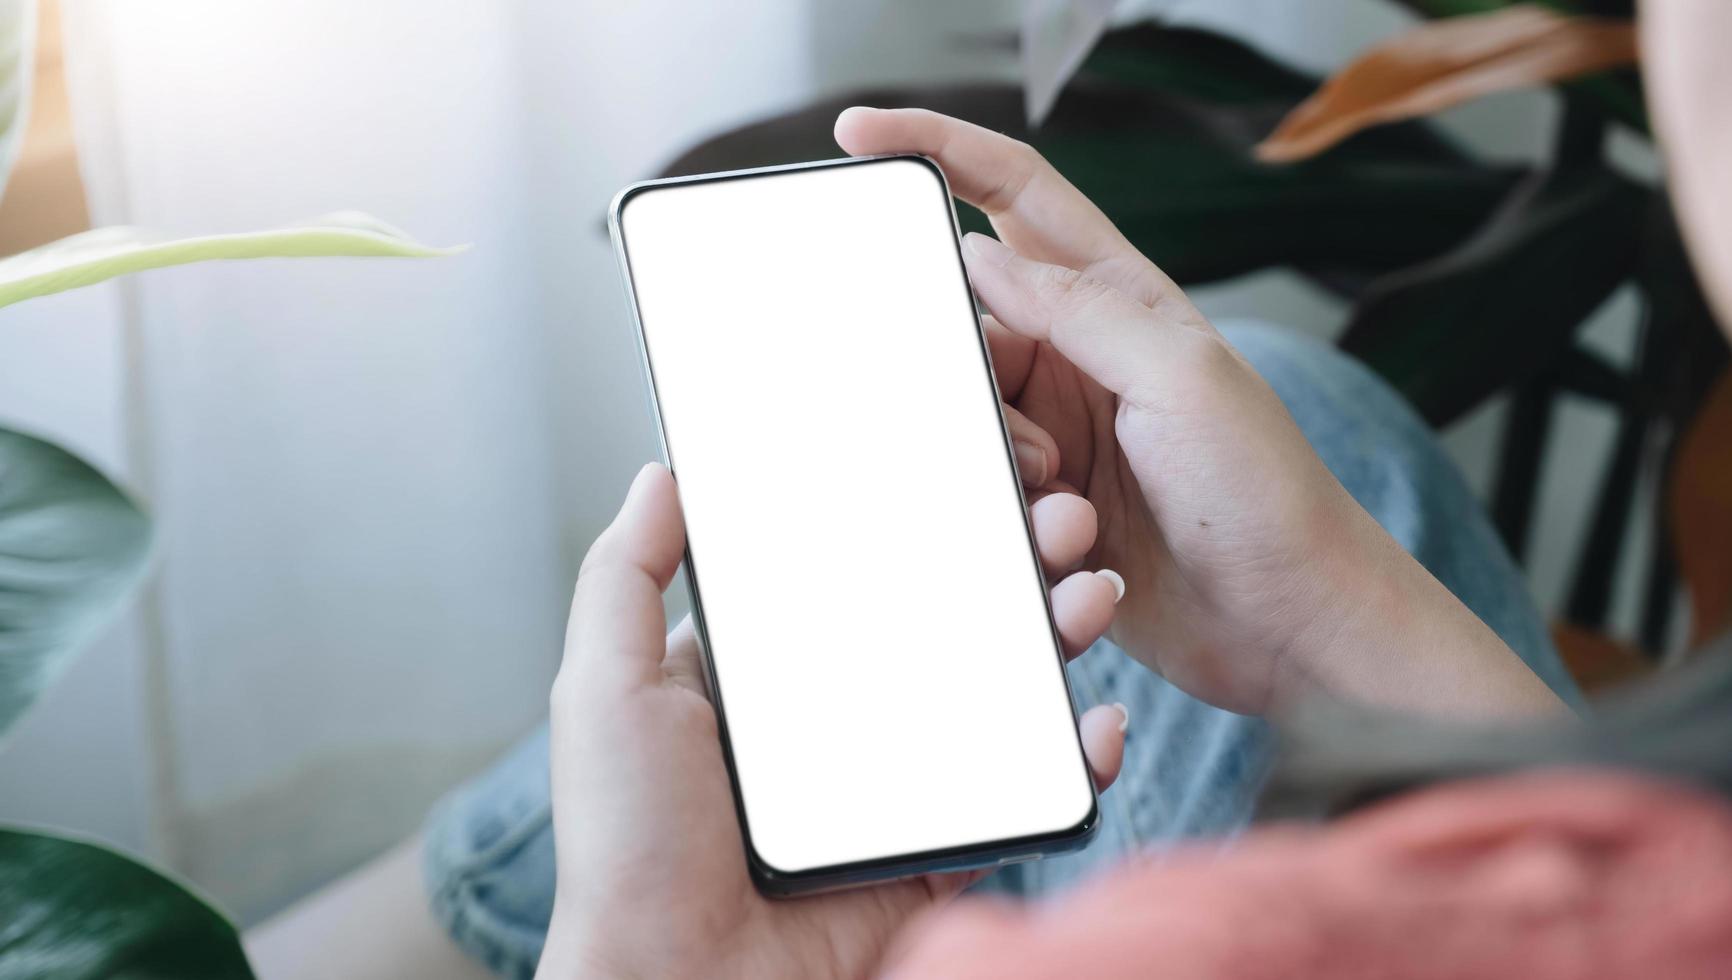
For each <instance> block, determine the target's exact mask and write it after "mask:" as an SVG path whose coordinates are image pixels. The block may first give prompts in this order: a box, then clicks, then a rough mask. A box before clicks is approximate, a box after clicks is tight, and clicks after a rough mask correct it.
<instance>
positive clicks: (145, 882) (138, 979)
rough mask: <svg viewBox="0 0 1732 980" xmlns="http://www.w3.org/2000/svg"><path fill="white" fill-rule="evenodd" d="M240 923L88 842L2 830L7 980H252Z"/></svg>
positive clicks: (1, 926) (0, 931)
mask: <svg viewBox="0 0 1732 980" xmlns="http://www.w3.org/2000/svg"><path fill="white" fill-rule="evenodd" d="M252 975H253V973H252V970H251V969H250V968H249V967H248V966H247V958H246V954H245V953H244V952H242V950H241V944H240V937H239V936H238V935H237V934H236V932H235V927H234V925H233V923H231V922H229V921H228V920H227V919H226V918H224V917H223V915H222V913H220V912H218V911H217V910H216V909H214V908H212V907H211V906H210V905H209V904H208V903H206V902H205V901H204V900H203V899H201V898H199V897H198V896H196V895H194V894H193V893H191V892H190V891H188V890H187V889H186V888H185V887H184V886H182V885H179V884H177V883H175V882H173V881H171V880H169V879H168V878H166V877H164V876H163V875H162V874H159V873H158V872H156V871H153V870H151V869H150V868H147V867H145V866H144V865H142V864H138V863H136V862H134V861H132V860H131V859H129V858H126V857H123V856H121V855H119V854H116V853H115V852H113V851H110V850H108V849H107V848H104V847H100V846H98V845H95V844H89V843H85V842H83V841H76V840H67V839H65V838H61V837H51V836H48V835H46V834H37V833H29V832H25V831H19V830H0V980H245V978H250V977H252Z"/></svg>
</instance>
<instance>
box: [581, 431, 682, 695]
mask: <svg viewBox="0 0 1732 980" xmlns="http://www.w3.org/2000/svg"><path fill="white" fill-rule="evenodd" d="M684 553H685V519H684V517H683V516H682V515H681V514H680V503H679V495H678V492H677V491H676V489H675V487H674V479H673V474H671V473H669V472H668V471H667V469H666V468H665V467H663V466H661V465H660V464H658V463H651V464H649V465H648V466H645V467H644V468H643V469H642V470H641V471H639V472H638V475H637V479H636V480H633V481H632V485H631V490H630V491H628V492H627V493H626V498H625V503H624V504H623V505H621V507H620V510H619V514H618V515H617V516H615V517H614V519H613V523H612V524H610V525H609V526H608V528H607V530H605V531H603V532H602V533H601V536H600V537H599V538H597V539H596V541H595V544H594V545H593V546H592V547H591V548H590V549H589V554H587V555H585V556H584V559H583V570H582V571H580V572H579V573H578V576H577V590H576V594H575V595H574V596H573V597H572V602H571V620H570V622H569V623H568V624H567V625H566V630H565V662H564V664H563V665H562V666H561V667H560V675H561V677H562V678H566V679H568V680H569V679H570V678H568V676H567V675H571V676H572V677H579V678H582V679H583V683H581V684H580V685H579V686H582V687H587V686H589V684H591V683H594V682H598V681H600V682H606V681H610V680H618V681H625V682H649V681H659V680H660V679H661V662H662V656H663V654H664V653H665V652H666V649H667V647H666V640H665V636H666V632H667V623H666V619H665V613H664V612H663V610H662V592H663V590H665V589H666V588H667V587H668V583H669V582H671V581H672V580H673V576H674V572H675V571H676V570H678V568H679V565H680V559H681V557H682V556H683V555H684Z"/></svg>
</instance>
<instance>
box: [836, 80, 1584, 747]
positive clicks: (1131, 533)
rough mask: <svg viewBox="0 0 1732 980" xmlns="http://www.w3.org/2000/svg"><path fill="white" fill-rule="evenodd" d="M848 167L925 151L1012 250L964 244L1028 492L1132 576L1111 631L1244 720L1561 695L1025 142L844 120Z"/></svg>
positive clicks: (896, 121)
mask: <svg viewBox="0 0 1732 980" xmlns="http://www.w3.org/2000/svg"><path fill="white" fill-rule="evenodd" d="M836 139H837V142H839V143H840V144H841V145H842V147H843V148H844V149H846V150H847V151H848V152H850V153H854V154H861V155H865V154H877V153H889V152H917V153H924V154H926V155H928V156H930V157H932V158H934V159H936V160H937V161H938V163H939V164H940V165H941V166H942V167H943V169H944V171H945V174H946V175H947V176H948V177H949V180H950V183H951V189H952V191H953V192H955V193H956V195H957V196H958V197H960V198H962V199H963V200H966V201H968V202H969V203H971V204H974V205H975V206H977V207H979V208H980V209H981V210H982V211H984V212H986V214H987V215H988V217H990V218H991V220H992V224H993V227H994V229H995V230H997V232H998V234H999V236H1000V237H1001V238H1002V242H1000V241H997V240H994V239H991V238H988V237H986V236H983V235H970V236H969V237H968V238H967V239H966V242H965V248H964V252H965V256H966V259H967V262H968V269H969V274H970V277H971V278H972V280H973V283H974V288H975V290H976V292H977V293H978V295H979V296H980V299H981V300H982V302H983V303H984V304H985V305H986V307H988V309H990V311H991V312H992V313H993V315H994V317H995V319H990V320H989V321H988V323H987V330H988V340H989V341H990V344H991V350H992V360H993V369H994V371H995V373H996V374H997V377H998V383H999V388H1000V391H1001V393H1002V394H1003V396H1004V398H1005V400H1006V402H1007V406H1006V413H1005V414H1006V418H1007V420H1008V422H1009V425H1010V429H1011V434H1012V437H1013V438H1014V439H1015V440H1016V442H1017V443H1018V446H1017V449H1018V453H1017V455H1018V459H1019V462H1020V465H1021V469H1022V471H1023V475H1024V478H1025V480H1027V481H1028V482H1030V483H1032V484H1036V485H1038V486H1039V487H1044V488H1046V489H1056V490H1074V491H1076V492H1078V493H1081V494H1082V495H1083V496H1085V497H1086V498H1087V499H1088V500H1089V501H1090V503H1092V504H1093V505H1094V507H1095V509H1096V511H1097V513H1098V517H1099V524H1100V533H1099V536H1098V537H1097V539H1096V541H1097V543H1096V545H1095V548H1094V550H1093V552H1092V553H1091V554H1090V555H1089V556H1088V558H1087V560H1086V562H1087V565H1088V567H1093V568H1100V567H1109V568H1113V569H1116V570H1118V571H1119V572H1120V573H1121V574H1122V575H1123V576H1124V579H1125V581H1126V585H1127V588H1126V590H1125V596H1124V599H1123V601H1122V602H1121V604H1120V605H1119V607H1118V610H1117V615H1116V618H1115V620H1114V624H1113V628H1112V631H1111V636H1112V637H1113V639H1114V640H1115V641H1116V642H1118V644H1119V645H1120V646H1122V647H1123V648H1124V649H1125V651H1126V652H1127V653H1129V654H1130V655H1131V656H1133V657H1135V658H1137V659H1138V660H1140V661H1141V662H1143V663H1144V664H1146V665H1148V666H1149V667H1151V668H1154V669H1155V670H1157V671H1158V672H1160V673H1161V674H1162V675H1163V676H1164V677H1166V678H1167V679H1168V680H1170V681H1172V682H1173V683H1174V684H1175V685H1177V686H1179V687H1180V688H1182V689H1184V690H1185V691H1187V692H1188V693H1190V694H1192V695H1194V696H1196V697H1198V698H1200V699H1202V700H1204V701H1208V702H1210V703H1212V704H1215V705H1218V706H1220V707H1223V708H1227V709H1230V710H1233V711H1239V712H1245V713H1258V714H1261V713H1267V712H1271V711H1279V710H1281V709H1282V708H1284V707H1285V706H1287V705H1289V704H1291V703H1293V702H1294V701H1296V700H1299V699H1301V698H1304V697H1311V696H1318V695H1322V696H1328V697H1336V698H1349V699H1353V700H1359V701H1365V702H1371V703H1375V704H1378V705H1380V706H1383V707H1388V708H1394V709H1405V710H1420V711H1429V712H1436V713H1448V714H1522V713H1529V712H1533V711H1536V710H1555V709H1556V708H1557V707H1558V706H1559V702H1558V701H1557V699H1556V698H1555V697H1554V696H1553V695H1552V694H1551V692H1550V691H1549V690H1548V689H1547V688H1546V687H1545V685H1544V684H1543V683H1542V682H1541V681H1540V680H1539V679H1538V678H1537V677H1535V676H1534V675H1533V674H1532V672H1531V671H1529V670H1528V669H1527V667H1526V666H1525V665H1524V664H1523V663H1522V662H1521V661H1520V660H1519V659H1518V658H1517V657H1516V656H1515V654H1514V653H1512V652H1511V651H1510V650H1509V648H1508V647H1507V646H1505V645H1504V644H1503V643H1502V642H1501V641H1500V640H1499V639H1498V638H1497V636H1496V635H1495V634H1494V633H1492V632H1491V630H1489V629H1488V628H1486V627H1485V626H1484V625H1483V624H1482V623H1480V622H1479V620H1478V619H1477V618H1476V617H1475V616H1474V615H1473V614H1472V613H1471V612H1470V611H1468V610H1467V608H1466V607H1464V606H1463V605H1462V604H1461V603H1460V602H1459V601H1457V600H1456V599H1455V597H1454V596H1453V595H1451V594H1450V593H1449V591H1448V590H1447V589H1445V588H1444V587H1443V586H1442V585H1441V584H1439V583H1438V582H1437V581H1436V580H1435V579H1434V578H1432V577H1431V575H1430V574H1428V573H1427V572H1426V571H1425V570H1424V569H1423V568H1422V567H1421V566H1420V565H1419V564H1418V563H1417V562H1416V561H1414V560H1413V559H1412V558H1411V557H1410V556H1409V555H1408V554H1407V553H1406V552H1405V551H1404V550H1403V549H1402V548H1401V547H1400V546H1399V545H1398V544H1397V543H1396V542H1395V541H1394V540H1393V539H1392V538H1390V537H1389V535H1388V534H1386V533H1385V532H1384V531H1383V529H1382V528H1381V527H1379V526H1378V525H1377V523H1376V522H1375V521H1374V520H1373V519H1372V518H1371V516H1370V515H1369V514H1367V513H1366V512H1365V511H1364V509H1363V508H1361V507H1359V505H1358V504H1357V503H1356V502H1355V501H1354V500H1353V499H1352V497H1351V496H1349V495H1348V493H1347V491H1346V490H1345V489H1344V488H1343V487H1342V486H1341V484H1340V483H1339V482H1338V481H1337V480H1336V479H1335V478H1334V476H1333V475H1332V474H1331V473H1330V472H1329V470H1328V468H1327V467H1326V466H1324V464H1323V462H1322V460H1321V459H1319V458H1318V456H1317V454H1316V453H1315V452H1314V451H1313V450H1312V449H1311V446H1310V444H1309V443H1308V442H1307V441H1306V439H1305V437H1304V435H1303V434H1302V433H1301V432H1300V431H1299V428H1298V426H1297V425H1295V424H1294V422H1293V420H1292V418H1291V417H1290V416H1289V415H1288V414H1287V411H1286V409H1285V407H1284V406H1283V405H1282V404H1281V401H1280V399H1279V398H1277V397H1276V395H1275V393H1274V392H1273V391H1272V390H1271V389H1270V388H1269V386H1268V385H1267V384H1266V383H1264V381H1263V379H1262V378H1261V377H1260V376H1259V375H1258V374H1257V372H1256V371H1255V370H1254V369H1253V368H1252V367H1251V366H1250V365H1249V364H1248V363H1247V362H1246V361H1245V360H1244V359H1243V358H1241V357H1240V356H1239V355H1238V353H1237V352H1236V351H1234V350H1233V348H1232V347H1231V345H1229V344H1228V343H1227V342H1226V340H1224V339H1223V338H1222V337H1221V335H1220V334H1219V333H1218V332H1217V331H1216V330H1215V328H1214V327H1213V326H1211V325H1210V324H1209V322H1208V320H1207V319H1205V318H1204V317H1203V315H1202V314H1201V313H1199V312H1198V311H1197V309H1196V307H1195V306H1193V305H1192V304H1191V302H1190V300H1188V299H1187V298H1186V297H1185V295H1184V293H1183V292H1182V291H1181V290H1180V289H1179V288H1178V287H1177V286H1176V285H1175V284H1174V283H1173V281H1172V280H1171V279H1169V278H1168V277H1167V276H1166V275H1165V274H1163V273H1162V272H1161V271H1160V270H1159V269H1158V268H1156V266H1155V265H1154V264H1153V263H1152V262H1150V261H1149V260H1148V259H1147V258H1145V257H1144V256H1143V255H1142V254H1141V253H1139V252H1138V251H1137V250H1136V249H1135V248H1134V247H1133V246H1132V245H1131V244H1130V242H1129V241H1127V240H1126V239H1125V238H1124V236H1123V235H1121V234H1120V233H1119V231H1118V229H1117V228H1115V227H1113V225H1112V223H1111V222H1110V221H1109V220H1107V218H1106V216H1105V215H1103V214H1102V213H1101V212H1100V211H1099V210H1098V209H1097V208H1095V206H1094V205H1093V204H1092V203H1090V202H1089V201H1088V199H1087V198H1085V197H1083V196H1082V194H1081V193H1080V192H1078V191H1077V190H1076V188H1074V187H1072V186H1071V185H1070V184H1069V183H1068V182H1067V181H1065V179H1064V178H1063V177H1061V176H1060V175H1059V174H1058V173H1057V172H1056V171H1055V170H1053V168H1052V167H1051V166H1050V165H1049V164H1048V163H1047V162H1046V161H1045V160H1044V159H1042V158H1041V157H1040V155H1039V154H1038V153H1036V152H1035V151H1034V150H1033V149H1032V148H1031V147H1029V146H1027V145H1026V144H1023V143H1020V142H1017V141H1015V140H1012V139H1010V138H1008V137H1006V136H1003V135H1001V134H998V133H993V132H991V131H988V130H985V129H982V128H980V127H978V126H974V125H972V124H969V123H965V122H961V121H960V120H956V119H951V118H949V117H946V116H941V115H938V114H936V113H931V112H927V111H925V110H919V109H895V110H879V109H862V108H856V109H849V110H848V111H846V112H844V113H843V114H842V115H841V117H840V118H839V119H838V120H837V122H836Z"/></svg>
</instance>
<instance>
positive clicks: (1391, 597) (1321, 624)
mask: <svg viewBox="0 0 1732 980" xmlns="http://www.w3.org/2000/svg"><path fill="white" fill-rule="evenodd" d="M1342 543H1343V544H1345V545H1347V546H1345V547H1338V548H1336V549H1333V551H1334V552H1335V554H1336V555H1339V556H1340V557H1339V558H1334V559H1331V558H1327V557H1326V558H1325V559H1324V562H1325V568H1324V572H1325V574H1323V575H1320V576H1319V577H1318V581H1319V582H1320V583H1326V584H1320V586H1319V588H1320V590H1327V592H1328V593H1329V594H1327V595H1319V597H1318V600H1319V601H1318V605H1319V608H1324V609H1328V610H1329V612H1328V613H1326V614H1320V615H1318V616H1317V617H1315V618H1314V619H1313V620H1312V621H1311V622H1310V623H1309V624H1308V626H1307V628H1306V629H1304V630H1303V631H1301V632H1300V633H1299V634H1297V635H1296V636H1295V637H1294V642H1293V647H1292V649H1291V650H1290V651H1289V653H1288V654H1287V655H1286V656H1285V658H1284V662H1283V669H1282V671H1281V673H1280V675H1279V680H1278V683H1277V686H1276V690H1275V692H1274V697H1273V703H1272V705H1271V710H1273V711H1276V712H1280V711H1283V710H1287V709H1289V708H1291V707H1293V706H1295V705H1297V704H1299V703H1302V702H1304V701H1309V700H1315V699H1322V698H1327V699H1331V700H1338V701H1347V702H1353V703H1359V704H1364V705H1367V706H1370V707H1375V708H1379V709H1384V710H1390V711H1398V712H1408V713H1415V714H1426V715H1431V716H1434V717H1437V716H1441V717H1459V718H1472V719H1487V720H1496V719H1511V720H1513V719H1520V718H1526V717H1538V716H1545V715H1551V714H1556V713H1558V712H1561V711H1566V710H1568V709H1567V707H1566V705H1565V704H1564V702H1563V701H1562V700H1560V699H1559V698H1558V696H1557V695H1556V694H1554V693H1553V692H1552V691H1551V689H1550V688H1548V687H1547V686H1546V684H1545V682H1544V681H1542V680H1540V678H1539V676H1538V675H1536V674H1535V673H1534V672H1533V671H1532V670H1530V669H1529V668H1528V666H1527V665H1526V664H1525V663H1523V662H1522V660H1521V658H1520V657H1518V656H1517V655H1516V654H1515V652H1514V651H1513V650H1511V649H1510V648H1509V646H1508V645H1507V644H1505V643H1504V642H1503V640H1502V639H1500V638H1499V637H1498V635H1497V634H1496V633H1495V632H1493V631H1492V630H1491V628H1490V627H1488V626H1486V625H1485V624H1484V623H1483V622H1481V621H1480V619H1479V618H1478V617H1477V616H1475V615H1474V614H1473V612H1472V611H1471V610H1469V609H1468V608H1467V607H1466V606H1464V605H1463V604H1462V603H1461V601H1460V600H1459V599H1457V598H1456V597H1455V596H1454V595H1452V594H1451V593H1450V592H1449V590H1448V589H1447V588H1445V587H1444V586H1443V585H1442V584H1441V583H1440V582H1438V581H1437V580H1436V579H1435V578H1433V577H1432V575H1431V573H1429V572H1427V571H1426V570H1425V568H1424V567H1423V566H1421V565H1420V564H1419V563H1418V562H1417V561H1415V560H1414V559H1413V557H1412V556H1411V555H1409V554H1407V552H1405V551H1404V550H1402V548H1401V546H1400V545H1399V544H1397V543H1396V542H1395V540H1394V539H1392V538H1390V537H1389V535H1388V534H1386V533H1384V531H1383V529H1382V528H1380V527H1378V526H1377V525H1376V522H1374V521H1372V520H1371V518H1370V517H1369V515H1364V516H1363V520H1357V519H1356V520H1355V521H1354V522H1353V524H1352V525H1351V529H1350V531H1349V532H1348V533H1347V535H1346V536H1345V541H1344V542H1342ZM1331 566H1332V567H1331Z"/></svg>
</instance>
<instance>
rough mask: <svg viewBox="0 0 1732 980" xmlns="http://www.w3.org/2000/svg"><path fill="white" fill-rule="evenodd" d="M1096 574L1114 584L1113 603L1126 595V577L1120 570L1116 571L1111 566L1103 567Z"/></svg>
mask: <svg viewBox="0 0 1732 980" xmlns="http://www.w3.org/2000/svg"><path fill="white" fill-rule="evenodd" d="M1095 574H1096V575H1099V576H1100V577H1101V578H1104V579H1106V580H1107V581H1108V582H1109V583H1111V584H1112V587H1113V603H1114V604H1115V605H1116V604H1117V603H1118V601H1119V600H1120V599H1123V598H1124V597H1125V577H1124V576H1123V575H1120V574H1119V573H1118V572H1115V571H1113V570H1112V569H1110V568H1103V569H1101V570H1100V571H1098V572H1096V573H1095Z"/></svg>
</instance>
